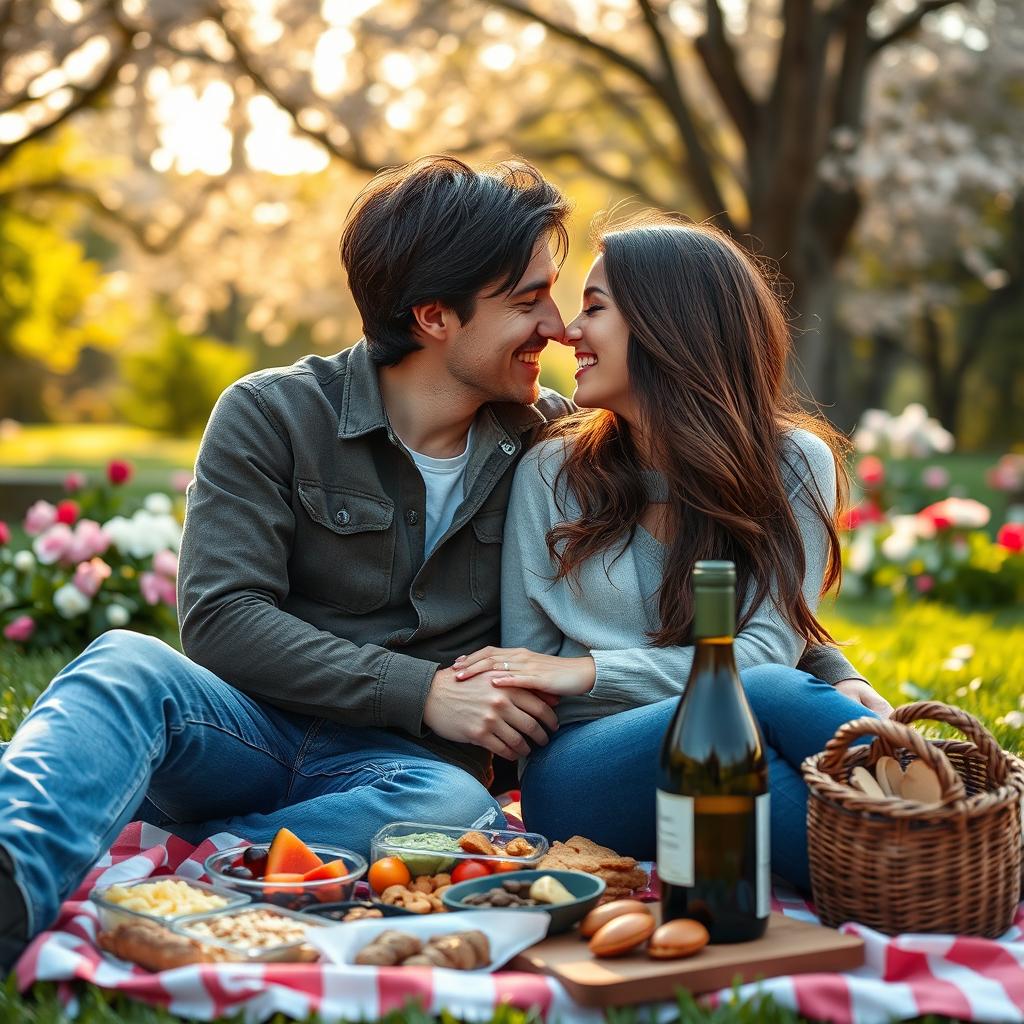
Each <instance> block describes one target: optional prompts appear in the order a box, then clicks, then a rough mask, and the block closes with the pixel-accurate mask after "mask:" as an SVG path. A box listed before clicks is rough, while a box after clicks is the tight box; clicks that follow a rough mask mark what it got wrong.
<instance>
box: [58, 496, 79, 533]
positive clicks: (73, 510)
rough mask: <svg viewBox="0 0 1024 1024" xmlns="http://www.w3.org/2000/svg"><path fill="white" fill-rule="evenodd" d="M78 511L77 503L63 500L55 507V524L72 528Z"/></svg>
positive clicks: (68, 499) (66, 499) (67, 499)
mask: <svg viewBox="0 0 1024 1024" xmlns="http://www.w3.org/2000/svg"><path fill="white" fill-rule="evenodd" d="M79 511H80V510H79V508H78V502H77V501H72V500H71V499H70V498H65V499H64V500H63V501H62V502H60V503H59V504H58V505H57V522H58V523H67V525H68V526H74V525H75V520H76V519H77V518H78V515H79Z"/></svg>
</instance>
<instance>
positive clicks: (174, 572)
mask: <svg viewBox="0 0 1024 1024" xmlns="http://www.w3.org/2000/svg"><path fill="white" fill-rule="evenodd" d="M153 572H156V573H159V574H160V575H161V576H166V577H167V579H169V580H173V579H176V578H177V576H178V556H177V555H176V554H175V553H174V552H173V551H167V550H164V551H158V552H157V553H156V554H155V555H154V556H153Z"/></svg>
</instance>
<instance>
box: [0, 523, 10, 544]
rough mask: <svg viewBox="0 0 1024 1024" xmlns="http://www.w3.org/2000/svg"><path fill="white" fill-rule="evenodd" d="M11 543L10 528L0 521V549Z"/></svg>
mask: <svg viewBox="0 0 1024 1024" xmlns="http://www.w3.org/2000/svg"><path fill="white" fill-rule="evenodd" d="M10 543H11V528H10V527H9V526H8V525H7V524H6V523H5V522H4V521H3V520H2V519H0V548H2V547H3V546H4V545H5V544H10Z"/></svg>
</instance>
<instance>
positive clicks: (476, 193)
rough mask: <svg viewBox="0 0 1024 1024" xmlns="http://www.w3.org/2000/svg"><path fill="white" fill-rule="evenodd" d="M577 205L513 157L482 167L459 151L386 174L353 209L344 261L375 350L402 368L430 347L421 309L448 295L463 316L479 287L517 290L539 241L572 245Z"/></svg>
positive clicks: (559, 250) (378, 357) (561, 249)
mask: <svg viewBox="0 0 1024 1024" xmlns="http://www.w3.org/2000/svg"><path fill="white" fill-rule="evenodd" d="M568 213H569V203H568V202H567V200H566V199H565V197H564V196H563V195H562V193H561V192H560V191H559V190H558V189H557V188H556V187H555V186H554V185H552V184H551V183H550V182H549V181H546V180H545V179H544V176H543V175H542V174H541V173H540V171H538V170H537V169H536V168H535V167H534V166H532V165H531V164H529V163H526V162H525V161H520V160H515V161H505V162H502V163H499V164H497V165H496V166H495V167H493V168H490V169H488V170H485V171H475V170H473V168H472V167H470V166H469V165H468V164H465V163H463V162H462V161H461V160H458V159H456V158H455V157H452V156H427V157H423V158H421V159H419V160H415V161H413V162H412V163H409V164H404V165H403V166H401V167H395V168H392V169H390V170H387V171H382V172H381V173H380V174H378V175H377V176H376V177H374V179H373V180H372V181H371V182H370V183H369V185H367V186H366V188H365V189H363V191H362V192H361V193H360V194H359V196H358V197H357V198H356V201H355V202H354V203H353V204H352V208H351V210H349V214H348V218H347V220H346V223H345V229H344V231H343V232H342V235H341V261H342V263H343V264H344V266H345V270H346V271H347V273H348V283H349V288H350V289H351V291H352V295H353V297H354V298H355V302H356V307H357V308H358V309H359V313H360V315H361V317H362V320H363V333H364V334H365V336H366V341H367V345H368V348H369V351H370V357H371V358H372V359H373V361H374V362H375V363H376V364H377V365H378V366H394V365H396V364H397V363H399V362H401V360H402V358H403V357H404V356H406V355H408V354H409V353H410V352H414V351H416V350H417V349H419V348H422V347H423V346H422V345H420V344H419V342H417V341H416V340H415V339H414V338H413V336H412V330H411V328H412V324H413V315H412V310H413V307H414V306H418V305H421V304H422V303H424V302H441V303H443V304H444V305H445V306H447V307H448V308H449V309H451V310H454V312H455V313H456V315H457V316H458V318H459V320H461V321H462V323H464V324H465V323H468V322H469V321H470V320H471V319H472V317H473V313H474V311H475V306H476V302H475V299H476V296H477V294H478V293H479V292H480V291H481V290H482V289H483V288H485V287H487V286H488V285H493V286H494V291H493V292H492V293H491V294H494V295H498V294H500V293H501V292H504V291H508V290H509V289H511V288H512V287H513V286H514V285H515V284H516V282H518V281H519V279H520V278H521V277H522V276H523V273H524V272H525V271H526V268H527V266H528V265H529V263H530V259H531V258H532V256H533V251H534V249H535V247H536V245H537V242H538V240H539V239H541V238H543V237H547V236H548V235H553V236H554V238H555V243H556V258H557V259H558V260H559V262H561V260H563V259H564V258H565V253H566V251H567V250H568V247H569V240H568V234H567V232H566V228H565V220H566V218H567V216H568Z"/></svg>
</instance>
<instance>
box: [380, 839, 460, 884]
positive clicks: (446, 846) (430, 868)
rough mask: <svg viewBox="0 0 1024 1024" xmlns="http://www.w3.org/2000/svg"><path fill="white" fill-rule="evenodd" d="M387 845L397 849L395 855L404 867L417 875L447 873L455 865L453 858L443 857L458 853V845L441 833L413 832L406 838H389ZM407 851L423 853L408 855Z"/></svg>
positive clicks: (413, 874) (414, 875)
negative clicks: (402, 862)
mask: <svg viewBox="0 0 1024 1024" xmlns="http://www.w3.org/2000/svg"><path fill="white" fill-rule="evenodd" d="M387 845H389V846H394V847H397V849H396V850H395V853H396V854H397V855H398V856H399V857H400V858H401V859H402V860H403V861H404V862H405V866H406V867H407V868H408V869H409V871H410V872H411V873H412V876H413V878H415V877H416V876H417V875H436V874H437V873H438V872H440V871H447V870H448V869H449V868H451V866H452V865H453V864H454V863H455V858H454V857H445V856H443V854H446V853H459V852H460V848H459V844H458V843H457V842H456V841H455V840H454V839H452V837H451V836H446V835H444V834H443V833H441V832H413V833H412V834H411V835H407V836H391V837H390V838H389V839H388V843H387ZM408 850H423V851H425V852H423V853H408V852H406V851H408Z"/></svg>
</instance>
